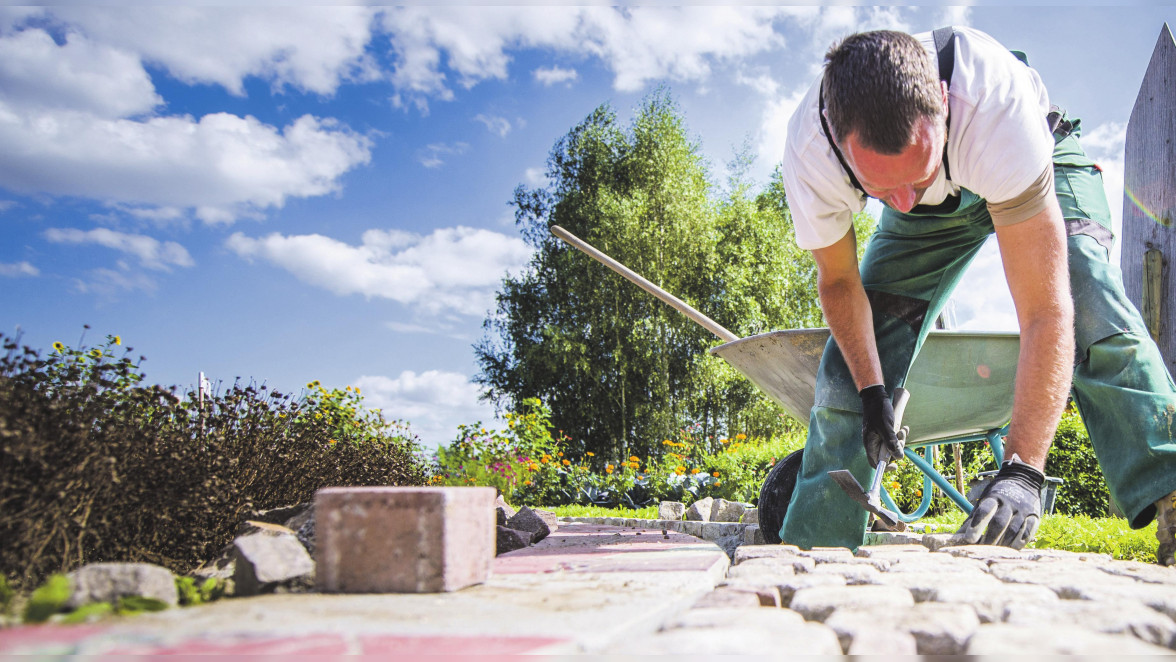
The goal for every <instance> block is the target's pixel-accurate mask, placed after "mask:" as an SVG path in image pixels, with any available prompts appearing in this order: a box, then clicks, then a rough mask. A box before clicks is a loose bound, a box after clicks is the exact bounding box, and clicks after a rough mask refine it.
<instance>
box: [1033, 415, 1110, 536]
mask: <svg viewBox="0 0 1176 662" xmlns="http://www.w3.org/2000/svg"><path fill="white" fill-rule="evenodd" d="M1045 473H1046V475H1047V476H1055V477H1057V478H1061V479H1062V480H1064V481H1065V482H1064V483H1063V484H1062V485H1061V486H1060V487H1059V488H1058V493H1057V500H1056V501H1055V503H1054V510H1055V511H1056V512H1058V513H1062V514H1066V515H1086V516H1088V517H1099V516H1102V515H1105V514H1107V507H1108V505H1109V504H1110V490H1109V488H1107V483H1106V480H1104V479H1103V475H1102V471H1101V470H1100V469H1099V466H1098V458H1096V457H1095V455H1094V447H1093V446H1092V445H1091V443H1090V437H1089V436H1088V435H1087V434H1086V425H1085V424H1084V423H1083V422H1082V417H1081V416H1080V415H1079V414H1078V411H1077V410H1076V409H1074V408H1072V407H1071V408H1068V409H1067V410H1066V413H1065V414H1064V415H1063V416H1062V420H1061V422H1060V423H1059V424H1058V431H1057V433H1056V434H1055V435H1054V440H1053V446H1052V447H1051V448H1050V450H1049V455H1048V456H1046V459H1045Z"/></svg>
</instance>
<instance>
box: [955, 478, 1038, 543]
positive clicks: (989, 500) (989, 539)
mask: <svg viewBox="0 0 1176 662" xmlns="http://www.w3.org/2000/svg"><path fill="white" fill-rule="evenodd" d="M1044 482H1045V474H1043V473H1041V472H1040V471H1038V470H1037V469H1035V468H1033V467H1031V466H1029V465H1028V464H1025V463H1023V462H1020V461H1018V460H1017V459H1016V456H1014V459H1012V460H1009V461H1008V462H1005V463H1004V465H1002V466H1001V468H1000V471H999V472H997V474H996V477H995V478H993V480H992V482H991V483H989V484H988V487H985V488H984V492H983V493H982V494H981V495H980V500H979V501H977V502H976V508H975V509H974V510H973V511H972V514H971V515H969V516H968V519H966V520H964V523H963V525H962V526H960V530H959V531H957V532H956V534H955V536H953V537H952V540H951V542H952V544H953V545H976V544H980V545H1004V546H1005V547H1012V548H1013V549H1021V548H1022V547H1024V546H1025V545H1026V543H1028V542H1029V541H1030V540H1033V536H1034V535H1035V534H1036V533H1037V526H1038V525H1039V524H1040V523H1041V485H1042V484H1043V483H1044Z"/></svg>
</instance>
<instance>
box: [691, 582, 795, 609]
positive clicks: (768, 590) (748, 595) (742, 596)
mask: <svg viewBox="0 0 1176 662" xmlns="http://www.w3.org/2000/svg"><path fill="white" fill-rule="evenodd" d="M694 606H695V607H698V608H702V607H779V606H780V592H779V591H778V590H776V587H774V586H761V585H747V586H741V587H740V586H720V587H718V588H716V589H715V590H713V591H711V592H710V593H707V594H706V595H703V596H702V597H701V598H699V599H698V602H695V603H694Z"/></svg>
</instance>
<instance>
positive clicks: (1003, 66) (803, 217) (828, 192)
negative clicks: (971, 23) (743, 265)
mask: <svg viewBox="0 0 1176 662" xmlns="http://www.w3.org/2000/svg"><path fill="white" fill-rule="evenodd" d="M955 30H956V37H955V40H956V41H955V70H954V72H953V73H952V77H951V86H950V87H949V90H948V91H949V94H948V107H949V112H950V122H951V125H950V128H949V130H948V138H947V162H948V167H949V169H950V170H951V179H950V180H948V179H947V177H946V174H945V173H944V169H943V168H940V169H939V176H938V178H937V179H936V180H935V183H934V184H932V186H931V187H930V188H929V189H927V191H926V192H925V193H924V194H923V197H922V199H921V200H920V201H919V204H921V205H935V204H939V203H941V202H943V201H944V200H945V199H947V197H948V196H951V195H954V194H957V193H959V190H960V188H966V189H968V190H969V191H972V192H973V193H975V194H977V195H978V196H980V197H981V198H984V199H985V200H987V201H988V202H989V203H990V204H1000V203H1003V202H1007V201H1010V200H1012V199H1013V198H1016V197H1017V196H1019V195H1021V194H1022V193H1024V192H1025V191H1026V190H1027V189H1029V188H1030V187H1031V186H1033V185H1034V183H1035V182H1036V183H1038V184H1040V180H1041V177H1042V173H1043V172H1051V171H1050V163H1051V155H1052V154H1053V137H1052V136H1051V135H1050V131H1049V127H1048V125H1047V123H1046V119H1045V116H1046V114H1047V113H1048V112H1049V96H1048V94H1047V93H1046V90H1045V85H1044V84H1043V83H1042V82H1041V77H1040V76H1038V74H1037V72H1036V71H1034V70H1033V69H1031V68H1029V67H1027V66H1025V65H1024V64H1023V63H1022V62H1021V61H1020V60H1018V59H1017V58H1016V57H1015V56H1014V55H1013V54H1012V53H1010V52H1009V50H1008V49H1007V48H1005V47H1004V46H1002V45H1001V44H1000V43H998V42H997V41H996V40H995V39H993V38H992V37H990V36H988V35H987V34H984V33H983V32H980V31H979V30H973V29H971V28H963V27H959V28H956V29H955ZM915 38H916V39H918V40H920V41H921V42H922V43H923V45H924V46H925V47H926V48H927V51H928V53H930V54H931V56H932V58H935V57H936V55H935V40H934V38H933V36H932V33H930V32H926V33H922V34H917V35H915ZM820 91H821V81H820V79H818V80H817V81H816V83H814V84H813V86H812V87H811V88H809V91H808V94H806V95H805V97H804V100H803V101H801V103H800V106H799V107H798V108H797V110H796V112H795V113H793V115H792V119H790V120H789V121H788V139H787V144H786V145H785V148H784V162H783V168H782V171H783V177H784V190H785V191H786V193H787V194H788V206H789V208H790V209H791V210H792V219H793V222H794V223H795V226H796V242H797V244H798V245H800V246H801V247H802V248H805V249H809V250H812V249H817V248H824V247H825V246H829V245H830V244H833V243H835V242H836V241H837V240H839V239H841V238H842V237H844V236H845V234H846V232H848V231H849V229H850V227H851V226H852V225H853V214H855V213H857V212H860V211H861V210H862V209H863V208H864V207H865V204H866V197H865V196H864V195H863V194H862V193H861V192H860V191H858V190H857V189H855V188H854V186H853V184H852V183H850V180H849V176H848V175H847V174H846V172H845V170H844V169H843V168H842V166H841V162H840V161H838V160H837V155H836V154H835V153H834V152H833V148H832V147H830V145H829V141H828V139H827V138H826V137H825V133H824V131H822V130H821V121H820V117H819V112H820V111H819V106H818V104H819V95H820ZM1051 188H1052V187H1051Z"/></svg>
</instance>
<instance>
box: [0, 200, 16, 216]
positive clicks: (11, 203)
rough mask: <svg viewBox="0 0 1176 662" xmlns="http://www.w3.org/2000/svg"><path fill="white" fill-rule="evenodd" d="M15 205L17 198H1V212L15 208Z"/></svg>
mask: <svg viewBox="0 0 1176 662" xmlns="http://www.w3.org/2000/svg"><path fill="white" fill-rule="evenodd" d="M15 207H16V200H0V214H3V213H4V212H6V211H8V210H9V209H14V208H15Z"/></svg>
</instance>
